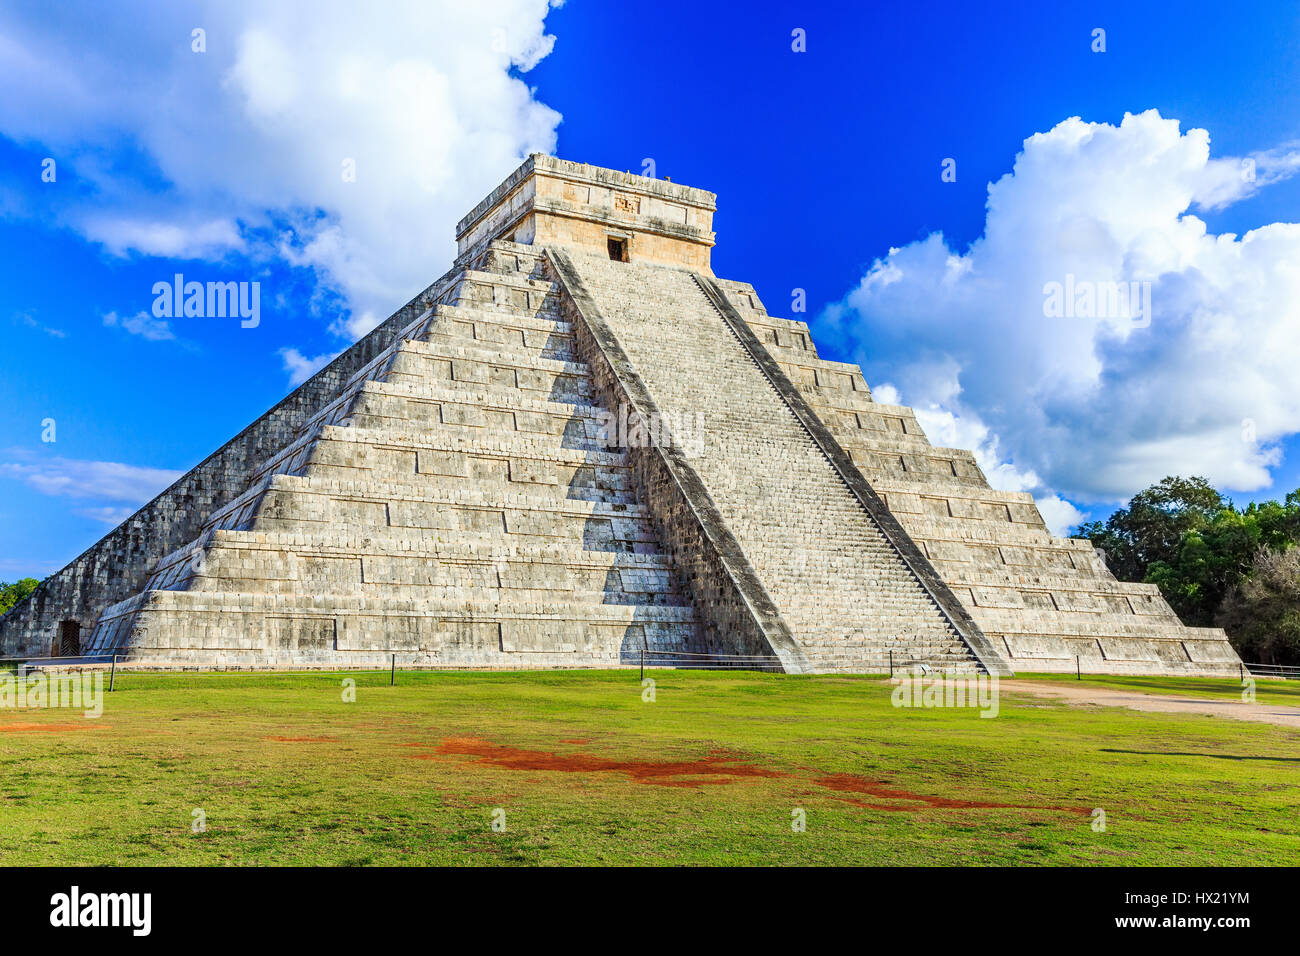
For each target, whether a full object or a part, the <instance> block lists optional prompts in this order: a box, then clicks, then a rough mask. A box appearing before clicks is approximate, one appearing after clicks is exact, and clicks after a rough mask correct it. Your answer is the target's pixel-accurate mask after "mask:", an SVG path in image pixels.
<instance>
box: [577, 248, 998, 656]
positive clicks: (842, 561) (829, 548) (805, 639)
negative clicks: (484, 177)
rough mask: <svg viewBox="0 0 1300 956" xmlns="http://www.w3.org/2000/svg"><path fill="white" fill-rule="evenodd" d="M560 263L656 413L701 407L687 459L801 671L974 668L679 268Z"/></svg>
mask: <svg viewBox="0 0 1300 956" xmlns="http://www.w3.org/2000/svg"><path fill="white" fill-rule="evenodd" d="M571 259H572V262H573V263H574V266H575V268H576V269H577V272H578V273H579V274H580V276H581V280H582V282H583V284H584V285H585V286H586V288H587V291H588V292H589V293H590V294H591V296H592V297H593V298H594V300H595V303H596V305H597V307H598V308H599V309H600V311H601V313H602V314H603V315H604V317H605V320H606V321H607V322H608V323H609V325H610V327H611V328H612V329H613V331H614V333H615V334H616V336H617V338H618V341H619V344H620V345H621V346H622V348H623V350H624V351H625V352H626V354H627V356H628V358H629V359H630V361H631V363H632V365H633V366H634V368H635V371H636V373H637V374H638V375H639V376H640V377H641V379H642V380H643V381H644V382H645V384H646V387H647V388H648V389H649V392H650V394H651V395H652V396H653V399H654V401H655V404H656V405H657V407H658V409H659V410H660V411H661V412H662V413H663V414H664V415H665V416H667V417H668V418H669V419H670V420H671V421H674V422H681V421H684V420H690V418H691V417H692V416H695V415H699V416H700V424H701V425H702V433H701V435H700V436H699V438H700V441H699V442H697V444H698V446H699V447H698V449H697V450H694V451H693V452H692V454H691V456H690V461H691V464H692V465H693V467H694V468H695V470H696V471H697V472H698V474H699V476H700V478H701V480H702V481H703V483H704V486H705V488H706V489H707V492H708V494H709V496H710V497H711V498H712V500H713V502H714V503H715V504H716V505H717V508H718V510H719V512H720V513H721V515H722V518H723V520H724V521H725V522H726V523H727V525H728V527H729V528H730V529H731V531H732V532H733V533H734V535H735V538H736V540H737V541H738V543H739V545H740V547H741V548H742V549H743V551H744V553H745V555H746V556H747V557H748V559H749V561H750V563H751V564H752V565H753V568H754V570H755V571H756V572H757V574H758V577H759V578H760V579H761V581H762V583H763V585H764V586H765V587H766V589H767V591H768V593H769V594H770V595H771V598H772V600H773V602H774V603H775V605H776V607H777V608H778V609H779V612H780V614H781V616H782V617H783V619H784V620H785V622H786V624H787V625H788V627H789V630H790V632H791V633H792V634H793V636H794V639H795V641H796V642H797V643H798V645H799V647H800V649H802V651H803V652H804V654H805V656H806V657H807V659H808V660H809V662H811V664H812V665H813V667H814V668H815V669H817V670H837V669H844V668H853V667H856V669H859V670H861V669H863V667H862V664H863V662H865V661H873V662H885V661H887V660H888V658H889V653H890V651H893V652H894V653H895V655H896V658H897V660H899V661H902V660H907V661H925V662H927V663H929V664H931V665H932V666H935V667H938V668H942V669H944V670H976V669H978V668H979V667H980V664H979V661H978V659H977V658H976V657H975V656H974V655H973V654H972V653H971V650H970V648H968V647H967V646H966V645H965V644H964V643H963V642H962V640H961V638H960V636H959V635H958V633H957V632H956V631H955V629H954V628H953V626H952V624H951V623H950V622H949V621H948V620H947V619H946V618H945V617H944V615H943V614H942V613H941V611H940V609H939V608H938V606H937V605H936V603H935V601H934V600H933V599H932V598H931V596H930V595H929V594H928V593H927V592H926V590H925V588H924V587H923V586H922V585H921V583H920V582H919V581H918V580H917V578H916V576H915V575H914V574H913V573H912V571H911V570H910V569H909V568H908V566H907V565H906V564H905V563H904V562H903V561H902V560H901V559H900V557H899V555H898V553H897V552H896V550H895V549H894V548H893V547H892V546H891V544H890V542H889V541H888V540H887V538H886V536H885V535H884V534H883V533H882V532H881V529H880V528H879V527H877V525H876V524H875V523H874V522H873V520H872V518H871V516H870V515H869V514H868V513H867V512H866V511H865V510H864V508H863V507H862V505H861V504H860V503H859V501H858V500H857V499H855V498H854V496H853V495H852V494H851V493H850V491H849V488H848V487H847V486H846V485H845V483H844V481H843V480H842V479H841V477H840V475H839V474H837V472H836V471H835V469H834V467H833V466H832V464H831V462H830V461H828V459H827V457H826V456H825V455H824V454H823V453H822V452H821V450H820V449H819V448H818V446H817V444H816V443H815V442H814V441H813V439H812V438H811V437H810V435H809V433H808V432H807V430H806V429H805V428H804V427H803V425H801V424H800V422H799V420H798V419H797V418H796V417H795V415H794V414H793V413H792V411H791V409H790V408H789V407H788V406H787V405H786V403H785V402H784V401H783V400H782V398H781V396H780V395H779V394H778V393H777V391H776V390H775V389H774V388H773V386H772V385H771V384H770V383H769V381H768V380H767V378H765V377H764V375H763V373H762V371H761V370H760V369H759V367H758V366H757V365H755V363H754V361H753V359H752V358H751V357H750V354H749V353H748V352H747V351H746V350H745V348H744V346H743V345H742V344H741V342H740V340H739V339H737V338H736V336H735V335H734V334H733V333H732V331H731V330H730V329H729V328H728V326H727V324H726V323H725V322H724V321H723V319H722V316H721V315H720V314H719V313H718V311H717V310H716V309H715V308H714V306H713V305H712V304H711V302H710V300H709V299H708V297H707V296H706V295H705V294H704V292H703V290H702V288H701V286H700V285H699V284H697V282H696V280H695V278H693V276H692V273H690V272H687V271H684V270H678V269H672V268H664V267H658V266H649V265H639V264H630V263H622V262H614V261H610V260H607V259H604V260H603V259H600V258H599V257H595V256H584V255H579V254H576V253H574V254H572V256H571ZM877 666H879V664H878V665H877Z"/></svg>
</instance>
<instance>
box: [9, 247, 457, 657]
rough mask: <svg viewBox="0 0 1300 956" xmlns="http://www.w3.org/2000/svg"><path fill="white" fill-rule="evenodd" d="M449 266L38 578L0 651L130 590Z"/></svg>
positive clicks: (31, 648) (393, 330) (84, 619)
mask: <svg viewBox="0 0 1300 956" xmlns="http://www.w3.org/2000/svg"><path fill="white" fill-rule="evenodd" d="M453 275H454V273H450V272H449V273H448V274H447V275H445V276H443V277H442V278H441V279H439V280H438V281H437V282H435V283H433V284H432V285H430V286H429V287H428V288H427V289H425V290H424V291H423V292H421V293H420V294H419V295H417V296H416V297H415V298H414V299H412V300H411V301H410V302H408V303H407V304H406V305H405V306H403V307H402V308H401V309H398V310H397V312H395V313H393V315H392V316H390V317H389V318H388V319H386V320H385V321H384V322H383V323H381V324H380V325H379V326H377V327H376V328H375V329H374V330H372V331H371V332H370V333H369V334H368V335H366V336H365V337H364V338H363V339H361V341H359V342H357V343H356V344H355V345H354V346H353V347H352V348H350V349H348V350H347V351H346V352H344V353H343V354H342V355H340V356H339V357H338V358H336V359H335V360H334V361H333V362H331V363H330V364H329V365H327V366H325V368H323V369H321V370H320V371H319V372H317V373H316V374H315V375H313V376H312V377H311V378H310V379H308V380H307V381H306V382H304V383H303V384H302V385H300V386H299V387H298V388H296V389H295V390H294V391H292V392H291V393H289V395H288V396H286V397H285V398H284V400H283V401H281V402H280V403H279V404H277V405H276V406H275V407H274V408H272V409H271V410H270V411H268V412H267V413H266V414H265V415H263V416H262V417H260V418H259V419H257V421H255V422H253V423H252V424H251V425H249V426H248V427H247V428H245V429H244V430H243V431H242V432H240V433H239V434H238V435H236V436H235V437H234V438H232V439H231V440H230V441H228V442H227V443H226V444H224V445H223V446H221V448H219V449H218V450H217V451H215V452H213V454H211V455H209V456H208V457H207V458H205V459H204V460H203V461H202V462H200V463H199V464H198V465H197V466H195V467H194V468H193V469H191V470H190V471H188V472H186V474H185V475H184V476H183V477H181V478H180V479H179V480H177V481H176V482H175V483H174V484H173V485H172V486H171V487H169V488H167V489H166V490H165V491H163V492H162V493H161V494H159V495H158V496H157V497H156V498H154V499H153V500H152V501H150V502H149V503H148V504H146V505H145V506H144V507H142V508H141V509H140V510H139V511H137V512H136V513H135V514H134V515H132V516H131V517H130V518H128V519H127V520H126V521H124V522H123V523H122V524H120V525H118V527H116V528H115V529H113V530H112V531H111V532H109V533H108V534H107V535H105V536H104V537H103V538H101V539H100V540H99V541H98V542H97V543H95V544H94V545H92V546H91V547H90V548H89V549H87V550H86V551H85V552H84V553H83V554H81V555H80V556H79V557H77V558H76V559H75V560H74V561H72V562H71V563H70V564H69V565H68V566H67V567H65V568H63V569H62V570H61V571H58V572H56V573H54V574H53V575H51V576H50V577H49V578H47V579H46V580H45V581H43V582H42V583H41V585H40V587H38V588H37V589H36V590H35V591H34V592H33V593H32V594H31V595H29V596H28V598H27V599H26V600H25V601H23V602H22V603H20V604H19V605H18V606H17V607H15V608H13V609H12V610H11V611H10V612H9V613H8V614H6V615H5V616H4V617H3V618H0V655H2V656H6V657H10V656H19V655H31V656H46V655H48V654H50V652H51V649H52V645H53V643H54V641H55V640H56V639H57V635H58V630H59V622H60V621H66V620H72V621H77V622H78V623H79V624H80V625H81V632H82V635H83V638H84V637H85V636H88V635H89V634H90V633H91V631H92V630H93V629H94V627H95V624H96V622H97V621H98V619H99V616H100V614H101V613H103V611H104V609H105V608H107V607H108V606H109V605H112V604H115V603H117V602H119V601H123V600H125V599H126V598H128V597H130V596H131V595H132V594H134V593H136V592H137V591H139V590H140V589H141V588H142V587H144V584H145V582H146V580H147V579H148V577H149V574H150V571H151V570H152V569H153V566H154V565H155V564H156V563H157V562H158V561H159V560H160V559H161V558H162V557H163V556H165V555H167V554H169V553H171V552H172V551H174V550H176V549H177V548H179V547H181V546H182V545H184V544H185V543H186V542H188V541H190V540H191V539H193V538H194V537H196V535H197V534H198V532H199V529H200V528H201V527H202V525H203V523H204V521H205V520H206V519H207V517H208V515H209V514H211V513H212V512H213V511H215V510H216V509H218V508H220V507H221V506H222V505H224V504H225V503H226V502H228V501H230V500H231V499H233V498H235V497H238V496H239V495H240V494H242V493H243V491H244V490H245V488H246V487H247V485H248V481H249V478H250V476H251V475H252V473H253V471H254V470H255V469H256V468H257V467H258V466H259V465H261V464H262V462H263V461H264V460H266V459H267V458H269V457H271V456H272V455H274V454H275V453H276V452H278V451H279V450H280V449H281V448H282V447H283V446H284V445H285V444H286V443H287V442H289V441H291V440H292V439H293V437H294V436H295V435H296V434H297V432H298V429H299V427H300V426H301V425H302V424H303V422H304V421H306V420H307V419H309V418H311V417H312V416H313V415H316V414H317V413H318V412H319V411H320V409H321V408H322V407H323V406H326V405H328V404H329V403H330V402H331V401H332V400H333V399H334V398H335V397H336V396H337V395H338V393H339V391H340V390H341V389H342V388H343V386H344V384H345V383H346V382H347V381H348V379H350V378H351V377H352V376H353V374H354V373H355V372H356V371H357V370H358V369H360V368H362V367H363V366H365V365H366V364H367V363H368V362H370V361H371V360H372V359H374V357H375V356H377V355H378V354H379V353H381V352H382V351H383V350H384V349H385V348H387V347H388V346H389V345H390V344H391V343H392V341H393V339H394V338H395V337H396V336H397V335H398V334H399V333H400V332H401V331H402V329H404V328H405V327H406V326H408V325H409V324H410V323H411V322H412V321H414V320H415V319H416V318H417V317H418V316H419V315H420V313H421V312H423V311H424V310H425V309H427V308H428V307H429V304H430V303H431V302H432V301H434V300H435V299H436V298H437V297H438V296H439V294H440V293H441V292H442V291H443V289H444V287H445V286H446V285H447V283H448V281H449V280H450V279H451V278H452V276H453Z"/></svg>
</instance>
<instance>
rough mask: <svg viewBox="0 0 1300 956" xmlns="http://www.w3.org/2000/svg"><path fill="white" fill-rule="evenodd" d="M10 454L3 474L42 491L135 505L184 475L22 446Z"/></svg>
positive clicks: (0, 474) (0, 463)
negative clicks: (47, 455)
mask: <svg viewBox="0 0 1300 956" xmlns="http://www.w3.org/2000/svg"><path fill="white" fill-rule="evenodd" d="M8 457H9V459H10V460H9V461H0V477H3V478H12V479H15V480H17V481H21V482H23V483H24V484H26V485H27V486H28V487H31V488H34V489H36V490H37V491H39V492H40V493H41V494H45V495H56V496H60V497H68V498H90V499H100V500H107V501H118V502H125V503H129V504H136V505H139V504H144V503H145V502H146V501H149V500H150V499H151V498H153V497H154V496H155V495H157V494H158V492H160V491H162V490H163V489H164V488H166V487H167V486H168V485H170V484H172V483H173V482H174V481H176V480H177V479H178V478H180V477H181V475H182V474H183V472H179V471H171V470H169V469H166V468H145V467H141V466H139V465H127V464H123V463H122V462H117V461H89V460H85V459H76V458H54V457H52V458H43V457H40V456H37V455H33V454H32V453H30V452H28V451H26V450H23V449H9V454H8ZM101 511H103V512H104V513H105V514H106V513H107V511H106V509H101ZM105 520H106V519H105Z"/></svg>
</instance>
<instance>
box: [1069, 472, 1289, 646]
mask: <svg viewBox="0 0 1300 956" xmlns="http://www.w3.org/2000/svg"><path fill="white" fill-rule="evenodd" d="M1074 537H1076V538H1085V539H1087V540H1088V541H1091V542H1092V544H1093V546H1094V547H1096V548H1099V549H1100V550H1101V551H1102V553H1103V554H1104V556H1105V559H1106V564H1107V565H1108V566H1109V568H1110V570H1111V573H1113V574H1114V575H1115V577H1117V578H1119V579H1120V580H1121V581H1145V582H1148V583H1151V584H1155V585H1157V586H1159V588H1160V593H1161V594H1163V595H1164V596H1165V600H1167V601H1168V602H1169V604H1170V606H1172V607H1173V609H1174V610H1175V611H1177V612H1178V616H1179V617H1181V618H1182V619H1183V623H1185V624H1188V625H1192V626H1195V627H1222V628H1223V629H1224V630H1225V631H1227V632H1228V637H1229V639H1230V640H1231V641H1232V645H1233V647H1235V648H1236V650H1237V653H1238V654H1240V655H1241V657H1242V659H1243V660H1245V661H1246V662H1248V663H1260V664H1300V548H1297V547H1296V545H1297V544H1300V489H1297V490H1296V491H1293V492H1291V493H1290V494H1289V495H1287V496H1286V500H1285V501H1284V502H1277V501H1265V502H1262V503H1252V504H1249V505H1247V506H1246V507H1245V508H1243V509H1238V508H1236V507H1235V506H1234V505H1233V504H1232V502H1231V501H1229V500H1228V499H1227V498H1225V497H1224V496H1223V495H1222V494H1221V493H1220V492H1219V491H1217V490H1216V489H1215V488H1213V487H1212V486H1211V485H1210V483H1209V482H1207V481H1206V480H1205V479H1204V478H1195V477H1193V478H1181V477H1168V478H1165V479H1164V480H1162V481H1160V482H1159V483H1157V484H1154V485H1152V486H1151V487H1150V488H1147V489H1145V490H1143V491H1140V492H1138V493H1137V494H1136V495H1134V496H1133V498H1132V500H1131V501H1129V503H1128V506H1127V507H1125V508H1121V509H1119V510H1118V511H1116V512H1115V513H1114V514H1112V515H1111V516H1110V517H1109V518H1107V519H1106V520H1105V521H1090V522H1088V523H1086V524H1082V525H1080V526H1079V527H1078V528H1077V529H1075V534H1074Z"/></svg>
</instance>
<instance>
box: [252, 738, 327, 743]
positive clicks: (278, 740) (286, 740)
mask: <svg viewBox="0 0 1300 956" xmlns="http://www.w3.org/2000/svg"><path fill="white" fill-rule="evenodd" d="M262 739H263V740H274V741H275V742H276V743H280V744H336V743H338V742H339V739H338V738H337V737H263V738H262Z"/></svg>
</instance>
